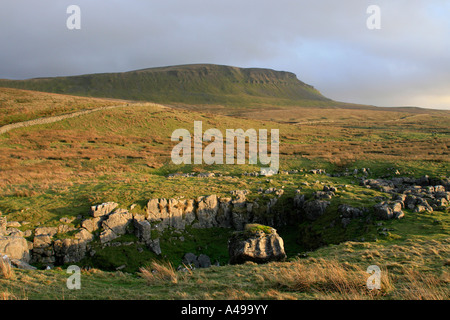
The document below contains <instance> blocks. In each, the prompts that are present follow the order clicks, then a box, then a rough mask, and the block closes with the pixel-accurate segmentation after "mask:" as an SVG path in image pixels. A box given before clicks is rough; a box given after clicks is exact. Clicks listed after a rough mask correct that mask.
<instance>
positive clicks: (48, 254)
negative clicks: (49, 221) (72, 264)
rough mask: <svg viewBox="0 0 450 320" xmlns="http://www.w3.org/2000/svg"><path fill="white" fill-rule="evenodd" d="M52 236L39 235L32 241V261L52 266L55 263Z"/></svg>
mask: <svg viewBox="0 0 450 320" xmlns="http://www.w3.org/2000/svg"><path fill="white" fill-rule="evenodd" d="M54 254H55V252H54V250H53V242H52V236H50V235H49V234H39V235H36V234H35V236H34V239H33V257H32V261H33V262H37V263H43V264H53V263H54V262H55V257H54Z"/></svg>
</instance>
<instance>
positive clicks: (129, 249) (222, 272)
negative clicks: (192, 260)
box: [0, 89, 450, 300]
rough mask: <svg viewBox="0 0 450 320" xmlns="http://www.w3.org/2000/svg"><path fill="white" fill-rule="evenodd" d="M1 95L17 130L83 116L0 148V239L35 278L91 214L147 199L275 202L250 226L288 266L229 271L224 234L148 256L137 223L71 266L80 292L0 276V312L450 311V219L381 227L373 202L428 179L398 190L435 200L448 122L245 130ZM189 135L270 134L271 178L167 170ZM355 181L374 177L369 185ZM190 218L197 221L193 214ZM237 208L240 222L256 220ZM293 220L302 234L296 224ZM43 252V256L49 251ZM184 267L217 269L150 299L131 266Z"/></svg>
mask: <svg viewBox="0 0 450 320" xmlns="http://www.w3.org/2000/svg"><path fill="white" fill-rule="evenodd" d="M1 92H3V98H2V99H7V100H5V101H4V103H5V106H6V107H7V108H4V110H6V112H5V114H6V115H17V116H18V115H21V114H22V112H21V111H20V110H21V108H22V107H23V105H24V104H26V105H27V106H28V109H29V110H30V111H35V112H34V113H30V114H28V115H27V117H26V119H36V118H37V117H39V118H43V117H44V118H45V119H48V118H50V117H52V118H53V117H55V116H56V117H60V116H62V115H68V114H69V115H70V113H68V112H71V113H72V114H73V113H77V114H78V116H76V117H67V118H59V120H58V121H55V122H45V123H40V122H37V123H35V124H33V125H30V126H24V127H15V128H14V129H13V130H9V131H7V132H5V133H3V134H0V163H1V170H0V211H1V212H2V218H3V217H4V218H7V221H8V223H10V225H9V226H8V227H7V230H6V231H7V232H8V233H10V234H13V235H14V234H17V235H23V236H24V237H25V238H26V240H28V241H29V242H30V245H31V244H32V245H33V249H32V254H33V259H38V260H36V261H37V262H36V263H35V262H34V261H33V264H34V265H35V266H37V267H38V268H40V269H46V265H47V264H48V263H52V261H50V260H45V259H46V258H49V257H47V256H45V255H44V254H41V253H40V252H44V253H45V254H47V253H48V255H49V256H50V257H55V259H56V257H57V254H56V248H59V247H58V245H57V244H61V243H74V241H75V240H76V238H75V237H76V236H77V235H78V233H76V232H77V231H78V230H79V229H80V228H82V227H83V226H86V225H85V224H84V221H85V220H88V219H90V217H91V214H90V208H91V206H93V205H97V204H100V203H104V202H110V201H112V202H116V203H118V204H119V206H120V208H123V209H125V208H126V210H127V211H128V212H129V213H131V214H132V215H133V216H134V217H135V218H136V219H138V218H139V217H142V216H143V215H145V214H146V212H147V209H148V203H149V200H150V199H169V200H170V199H175V200H176V199H178V200H180V201H184V200H182V199H185V200H186V201H187V200H194V199H199V198H201V197H204V196H210V195H217V196H218V197H220V199H221V200H222V199H225V198H227V197H230V196H231V195H232V194H233V193H232V192H233V191H235V190H241V191H242V190H245V191H248V195H247V196H246V199H247V200H246V203H247V204H252V208H255V210H256V209H257V208H258V207H259V208H266V207H267V205H268V204H269V203H272V201H274V199H275V200H276V203H275V204H274V205H273V206H272V207H270V211H263V213H264V215H256V214H257V213H258V212H257V211H254V212H253V211H252V212H253V213H252V215H253V216H254V217H257V218H259V219H265V220H264V221H269V222H270V221H271V219H272V218H276V219H275V220H274V222H275V221H278V225H273V224H272V223H270V224H269V223H266V222H264V223H265V224H268V225H271V226H275V227H277V229H278V232H279V234H280V235H281V236H282V237H283V239H284V242H285V249H286V254H287V255H288V261H287V262H280V263H271V264H266V265H253V264H245V265H239V266H230V265H227V260H228V252H227V239H228V238H229V236H230V234H231V233H232V232H233V229H232V228H224V227H212V228H195V227H192V226H186V228H185V229H184V230H181V229H180V230H179V229H176V228H172V227H170V228H167V229H164V230H161V231H159V230H158V228H157V227H155V225H152V229H151V233H150V236H151V238H152V240H153V239H159V240H160V242H159V243H160V249H161V252H162V254H161V255H157V253H156V252H154V251H152V250H150V249H149V248H148V247H147V246H145V245H144V244H139V238H138V236H137V233H136V232H135V231H136V229H135V228H136V227H135V225H134V223H133V224H130V225H129V227H130V230H129V231H127V233H126V234H123V235H121V236H120V237H119V238H116V239H115V240H112V241H111V242H108V244H109V245H106V244H102V243H101V240H99V237H100V235H101V233H100V231H101V230H97V231H93V235H95V240H93V241H92V242H91V243H90V245H91V247H90V249H89V253H88V254H87V255H86V256H85V258H84V259H83V260H82V261H79V262H78V265H79V266H80V267H81V268H83V271H82V272H83V273H82V274H83V290H74V291H68V290H67V288H66V287H65V283H66V282H65V281H66V279H67V273H66V272H65V269H64V268H66V267H67V264H65V265H61V261H59V260H58V261H57V264H56V265H54V267H55V268H54V269H53V270H34V271H27V270H18V269H16V270H14V276H13V277H10V278H7V277H4V276H2V275H1V273H0V299H2V298H3V299H53V298H55V299H60V298H61V297H63V298H65V299H92V298H99V299H105V298H114V299H132V298H146V299H147V298H148V299H165V298H167V299H184V298H191V299H323V298H328V299H349V298H350V299H356V298H362V299H408V298H429V299H444V300H445V299H448V296H449V293H448V274H449V273H448V267H449V259H448V256H449V252H448V250H449V249H448V248H449V246H448V238H449V219H450V218H449V217H450V216H449V208H450V207H449V206H446V207H443V208H436V209H434V210H433V212H427V211H421V212H415V209H410V208H406V207H405V209H404V212H405V216H404V217H403V218H402V219H391V220H383V221H380V220H377V217H376V216H375V212H374V206H375V205H376V204H379V203H380V201H384V200H386V201H391V199H395V198H394V197H396V196H398V195H397V194H396V192H397V191H399V189H398V188H395V190H394V189H390V185H385V183H389V184H393V183H394V182H395V183H396V184H398V183H400V182H399V181H410V182H412V183H414V184H416V181H422V180H421V179H422V178H421V177H422V176H424V175H429V177H430V179H429V180H428V178H427V179H426V180H428V181H429V183H431V184H432V185H426V186H425V185H424V186H423V187H422V186H421V185H417V186H408V187H406V185H404V184H402V186H404V187H405V188H407V189H408V190H411V189H410V187H412V188H413V189H414V190H415V192H417V191H420V192H421V193H426V192H428V193H430V192H432V191H430V190H433V189H434V188H435V187H434V186H435V185H440V184H441V182H440V181H444V180H441V177H442V176H448V172H450V167H449V166H450V164H449V161H448V159H449V158H448V156H449V151H448V148H449V146H450V136H449V131H448V128H449V121H450V120H449V119H450V117H449V113H448V112H444V111H442V112H425V113H422V112H409V111H410V109H407V110H401V109H399V110H396V111H393V110H390V109H389V110H386V109H383V108H373V109H372V108H367V109H360V110H350V109H345V110H344V109H334V108H312V107H310V108H305V107H303V108H297V109H299V111H298V113H297V114H295V113H293V112H289V111H287V110H288V109H284V110H283V109H278V110H277V111H276V112H275V111H274V113H275V114H276V113H279V115H277V116H274V115H273V113H271V114H270V115H269V114H268V115H267V116H266V117H263V116H261V117H259V118H252V119H244V118H239V117H229V116H225V115H220V114H219V115H218V114H214V115H211V114H208V113H205V112H193V111H192V110H181V109H174V108H170V107H167V106H163V105H158V104H153V103H130V102H126V101H125V102H124V101H110V100H98V101H94V100H92V101H91V100H90V103H89V104H86V98H82V97H74V96H65V95H59V94H49V93H39V92H31V91H23V90H17V89H0V93H1ZM89 99H90V98H89ZM54 101H56V103H54ZM69 101H70V102H71V105H70V109H66V107H67V105H66V103H65V102H69ZM109 103H112V104H113V105H109ZM52 105H56V107H54V108H52V107H51V106H52ZM116 105H118V106H121V107H120V108H118V107H114V106H116ZM113 107H114V108H113ZM82 110H87V111H89V112H85V113H80V111H82ZM94 110H97V111H94ZM90 111H93V112H90ZM415 111H417V110H415ZM48 112H50V113H48ZM287 112H289V113H287ZM287 114H289V115H290V117H292V119H293V120H292V121H290V120H291V118H287V117H286V115H287ZM268 117H278V119H284V120H285V121H283V122H280V121H268V120H266V119H267V118H268ZM263 118H265V119H263ZM16 120H17V119H16ZM16 120H14V121H16ZM286 120H289V121H286ZM298 120H301V122H296V121H298ZM194 121H202V122H203V130H206V129H209V128H217V129H219V130H220V131H222V132H224V131H225V130H226V129H227V128H236V129H237V128H242V129H244V130H246V129H249V128H256V129H258V128H266V129H271V128H277V129H279V130H280V164H281V168H280V169H281V171H280V174H278V175H275V176H272V177H264V176H256V175H252V174H247V173H248V172H251V173H254V172H257V171H259V166H257V165H249V164H245V165H212V166H208V165H205V164H202V165H174V164H173V163H171V161H170V151H171V149H172V147H173V146H174V145H175V144H176V143H175V142H173V141H171V139H170V136H171V133H172V132H173V131H174V130H175V129H178V128H186V129H188V130H189V132H193V123H194ZM11 122H13V121H11V119H10V120H8V121H7V123H11ZM19 123H20V122H15V123H14V124H19ZM317 168H320V169H322V170H320V172H322V174H321V173H317V170H314V169H317ZM362 168H370V173H367V172H368V171H363V170H362ZM355 169H358V170H357V171H356V174H355V171H354V170H355ZM323 170H324V171H326V173H327V174H323ZM211 174H214V175H211ZM367 174H368V175H367ZM416 178H417V179H416ZM411 179H412V180H411ZM435 181H439V182H435ZM446 181H448V180H446ZM377 183H378V184H377ZM380 183H383V185H381V184H380ZM328 186H332V187H333V188H335V194H334V195H331V194H328V193H327V194H324V193H323V192H324V191H323V190H325V189H326V188H328V189H329V187H328ZM448 186H449V185H448V183H447V184H446V188H447V191H450V190H448ZM440 188H442V187H440ZM274 190H276V191H275V192H274ZM298 191H299V192H300V194H301V195H302V196H305V203H308V204H310V203H315V202H314V201H315V200H314V199H315V198H316V197H322V196H330V197H331V199H328V200H329V202H330V204H329V205H328V206H327V207H326V209H325V212H323V215H322V216H320V217H319V218H318V219H317V220H313V221H310V220H308V219H306V218H307V216H305V212H304V211H305V209H304V208H309V207H302V208H303V209H298V208H296V207H295V206H294V205H295V202H294V201H293V199H294V198H295V197H296V195H298ZM394 191H395V192H394ZM277 193H278V194H279V195H280V196H279V197H278V195H277ZM435 193H436V192H435ZM402 194H403V193H402ZM402 194H399V195H400V196H401V195H402ZM445 194H446V195H447V193H445ZM403 195H405V194H403ZM276 197H278V198H276ZM328 200H323V201H328ZM431 200H433V201H435V200H436V199H430V203H431ZM196 201H197V200H196ZM247 201H248V202H247ZM405 201H406V200H405ZM427 201H428V200H427ZM169 202H170V201H169ZM172 202H173V201H172ZM255 203H256V204H257V205H254V204H255ZM194 204H195V205H194V207H196V208H198V207H199V203H198V201H197V203H195V202H194ZM341 205H347V206H351V207H354V208H358V209H361V210H363V209H364V208H365V209H366V210H368V211H367V213H364V214H365V216H364V219H362V218H354V219H353V218H352V219H350V220H344V219H343V217H341V215H343V213H342V212H341V211H340V209H339V208H340V206H341ZM434 205H436V204H434ZM244 208H246V210H245V211H244V212H248V211H247V210H248V208H249V206H247V205H246V206H244ZM416 208H417V207H416ZM252 210H253V209H252ZM233 212H234V213H235V214H237V213H239V212H238V211H233ZM308 212H309V211H308ZM360 212H366V211H360ZM265 213H267V215H266V214H265ZM344 213H345V212H344ZM366 214H367V215H366ZM238 218H239V215H238ZM290 218H301V220H299V221H295V222H292V223H291V222H290V221H289V220H290ZM368 218H370V219H368ZM134 221H137V220H134ZM233 221H234V220H233ZM237 221H239V220H237ZM281 222H285V223H286V225H283V224H282V223H281ZM152 223H154V222H152ZM19 225H20V227H19ZM14 226H15V227H14ZM41 227H50V228H52V227H53V228H54V230H57V233H56V234H54V235H53V236H48V237H47V236H44V238H45V239H47V240H48V241H47V242H45V243H44V244H43V243H39V241H40V240H42V239H43V238H42V237H41V236H40V235H39V234H38V232H37V230H38V228H41ZM103 228H104V227H103ZM47 230H48V229H47ZM41 231H42V229H40V232H41ZM99 233H100V234H99ZM102 233H103V232H102ZM348 240H351V241H350V242H349V241H348ZM35 245H36V247H34V246H35ZM41 245H48V246H43V247H44V248H45V249H46V250H44V251H42V250H40V249H42V247H41ZM318 247H322V248H321V249H319V250H316V249H317V248H318ZM35 248H36V250H35ZM52 248H53V249H54V251H52V250H53V249H52ZM65 248H66V247H65ZM47 249H48V250H47ZM58 252H59V253H60V252H61V251H58ZM187 252H192V253H194V254H196V255H200V254H205V255H207V256H209V257H210V258H211V262H213V263H214V262H215V261H218V262H219V263H220V265H221V266H220V267H211V268H210V269H206V270H201V269H197V270H191V271H190V272H187V273H186V272H183V271H179V272H175V273H176V277H177V283H176V284H175V283H172V282H169V281H164V280H161V281H159V282H157V283H151V282H149V284H150V286H148V285H147V283H146V279H145V276H144V273H143V272H140V271H139V270H140V267H146V266H149V265H151V264H152V263H154V262H158V263H165V262H166V261H170V262H171V263H172V264H173V266H174V267H175V268H176V267H177V266H178V265H180V263H181V259H182V256H183V254H185V253H187ZM59 253H58V254H59ZM58 259H60V256H58ZM48 261H50V262H48ZM55 262H56V260H55ZM374 264H375V265H378V266H379V267H380V268H381V269H382V272H383V275H384V277H385V278H384V281H383V289H382V291H380V292H370V291H368V290H367V289H366V288H365V283H366V282H365V281H366V280H367V277H368V274H367V273H365V270H366V268H367V267H368V266H369V265H374ZM149 268H150V267H149ZM99 269H101V270H102V271H100V270H99ZM116 270H119V271H117V272H116ZM327 270H329V272H326V271H327ZM349 270H351V271H352V272H347V271H349ZM344 271H345V272H344ZM147 281H149V280H148V279H147ZM111 288H113V289H114V290H113V291H114V293H113V295H111V292H112V291H111ZM236 288H238V289H236ZM410 288H415V291H411V290H410ZM411 292H413V293H411Z"/></svg>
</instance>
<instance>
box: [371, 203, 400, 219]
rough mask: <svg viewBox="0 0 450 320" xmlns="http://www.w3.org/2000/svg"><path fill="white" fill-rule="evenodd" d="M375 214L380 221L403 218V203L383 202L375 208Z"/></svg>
mask: <svg viewBox="0 0 450 320" xmlns="http://www.w3.org/2000/svg"><path fill="white" fill-rule="evenodd" d="M374 212H375V215H376V216H377V218H378V219H381V220H389V219H393V218H398V219H399V218H401V217H403V216H404V213H403V211H402V205H401V202H399V201H395V202H391V201H383V202H381V203H378V204H376V205H375V206H374Z"/></svg>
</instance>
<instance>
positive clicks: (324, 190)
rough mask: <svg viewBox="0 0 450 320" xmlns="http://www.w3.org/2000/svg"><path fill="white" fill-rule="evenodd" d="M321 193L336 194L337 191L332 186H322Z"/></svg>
mask: <svg viewBox="0 0 450 320" xmlns="http://www.w3.org/2000/svg"><path fill="white" fill-rule="evenodd" d="M322 191H323V192H332V193H336V192H337V189H336V187H333V186H323V190H322Z"/></svg>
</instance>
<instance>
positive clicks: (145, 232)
mask: <svg viewBox="0 0 450 320" xmlns="http://www.w3.org/2000/svg"><path fill="white" fill-rule="evenodd" d="M134 232H135V234H136V237H138V239H139V241H142V242H145V243H147V242H148V241H150V240H151V225H150V222H148V221H147V220H141V221H138V220H134Z"/></svg>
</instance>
